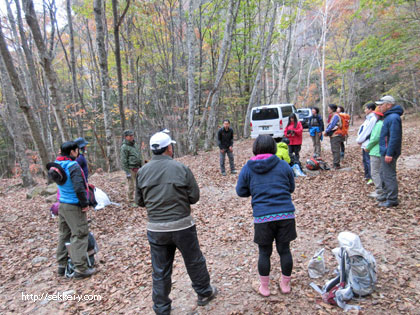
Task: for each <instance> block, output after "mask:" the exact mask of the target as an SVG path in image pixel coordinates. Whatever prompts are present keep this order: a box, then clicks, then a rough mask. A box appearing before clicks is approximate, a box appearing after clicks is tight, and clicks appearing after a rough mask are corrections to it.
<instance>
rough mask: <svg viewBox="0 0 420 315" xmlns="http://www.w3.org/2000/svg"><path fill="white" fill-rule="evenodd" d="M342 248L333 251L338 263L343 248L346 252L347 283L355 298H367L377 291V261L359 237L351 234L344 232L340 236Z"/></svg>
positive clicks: (339, 240)
mask: <svg viewBox="0 0 420 315" xmlns="http://www.w3.org/2000/svg"><path fill="white" fill-rule="evenodd" d="M338 242H339V244H340V248H335V249H333V253H334V254H335V256H336V258H337V260H338V261H341V257H340V253H341V248H343V249H344V250H345V251H346V254H347V255H346V256H347V257H346V259H345V263H346V266H345V270H346V276H347V277H346V278H347V283H348V284H349V285H350V287H351V289H352V291H353V293H354V295H355V296H365V295H369V294H371V293H372V292H373V291H374V290H375V284H376V281H377V277H376V261H375V258H374V257H373V255H372V254H371V253H370V252H368V251H366V250H365V249H364V248H363V246H362V243H361V242H360V238H359V236H357V235H356V234H354V233H351V232H342V233H340V234H339V235H338Z"/></svg>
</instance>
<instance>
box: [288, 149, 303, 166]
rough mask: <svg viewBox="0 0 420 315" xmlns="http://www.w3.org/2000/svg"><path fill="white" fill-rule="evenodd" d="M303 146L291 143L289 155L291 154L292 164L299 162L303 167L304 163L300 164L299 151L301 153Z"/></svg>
mask: <svg viewBox="0 0 420 315" xmlns="http://www.w3.org/2000/svg"><path fill="white" fill-rule="evenodd" d="M301 148H302V145H300V144H298V145H289V156H290V164H291V165H294V164H298V165H299V167H300V168H302V165H301V164H300V161H299V158H300V156H299V153H300V149H301Z"/></svg>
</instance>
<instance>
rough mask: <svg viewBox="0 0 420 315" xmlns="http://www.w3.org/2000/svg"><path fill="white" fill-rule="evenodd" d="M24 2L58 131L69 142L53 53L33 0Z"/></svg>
mask: <svg viewBox="0 0 420 315" xmlns="http://www.w3.org/2000/svg"><path fill="white" fill-rule="evenodd" d="M22 1H23V10H24V12H25V18H26V22H27V23H28V25H29V28H30V29H31V32H32V36H33V38H34V41H35V44H36V47H37V49H38V53H39V57H40V62H41V66H42V68H43V69H44V72H45V77H46V79H47V81H48V86H49V89H50V95H51V100H52V103H53V110H54V114H55V117H56V120H57V126H58V130H59V132H60V135H61V140H62V141H63V142H64V141H67V140H69V139H70V138H69V137H70V136H69V135H70V134H69V132H68V127H67V124H66V120H65V117H64V113H63V111H62V109H61V108H62V104H63V103H62V98H61V95H60V91H59V89H58V83H59V81H58V77H57V74H56V73H55V71H54V69H53V66H52V58H51V53H50V52H49V51H48V50H47V47H46V45H45V42H44V40H43V37H42V33H41V29H40V27H39V24H38V19H37V17H36V13H35V9H34V4H33V2H32V0H22Z"/></svg>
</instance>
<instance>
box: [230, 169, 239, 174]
mask: <svg viewBox="0 0 420 315" xmlns="http://www.w3.org/2000/svg"><path fill="white" fill-rule="evenodd" d="M230 173H231V174H238V172H237V171H236V170H233V171H230Z"/></svg>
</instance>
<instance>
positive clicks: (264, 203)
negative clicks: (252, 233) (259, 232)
mask: <svg viewBox="0 0 420 315" xmlns="http://www.w3.org/2000/svg"><path fill="white" fill-rule="evenodd" d="M294 190H295V179H294V175H293V171H292V169H291V168H290V166H289V164H287V162H285V161H283V160H280V159H279V158H278V157H277V156H275V155H272V156H270V157H269V158H267V159H264V160H250V161H248V162H247V163H246V164H245V166H244V167H243V168H242V170H241V172H240V174H239V178H238V183H237V184H236V193H237V194H238V196H239V197H249V196H252V201H251V204H252V209H253V216H254V217H261V216H264V215H269V214H274V213H283V212H294V211H295V206H294V205H293V203H292V196H291V193H292V192H293V191H294Z"/></svg>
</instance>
